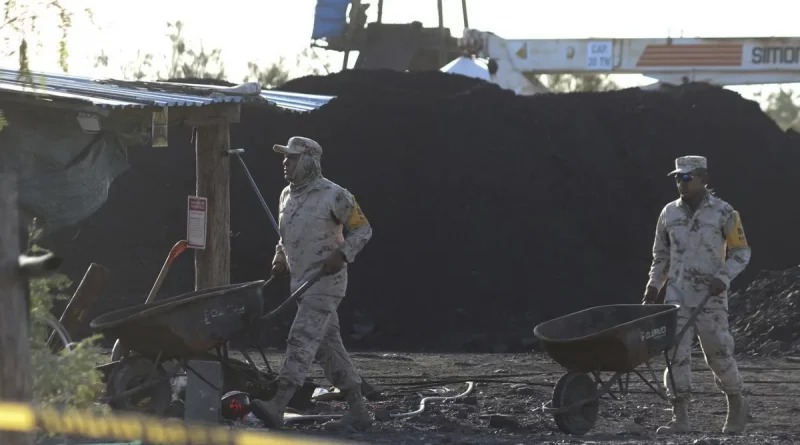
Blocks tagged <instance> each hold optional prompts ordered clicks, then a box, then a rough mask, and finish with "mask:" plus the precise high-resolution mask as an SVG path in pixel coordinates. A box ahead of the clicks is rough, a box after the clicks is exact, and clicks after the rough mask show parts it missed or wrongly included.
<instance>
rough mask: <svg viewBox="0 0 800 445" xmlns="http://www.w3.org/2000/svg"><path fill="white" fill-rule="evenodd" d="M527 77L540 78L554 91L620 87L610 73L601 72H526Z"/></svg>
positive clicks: (600, 89)
mask: <svg viewBox="0 0 800 445" xmlns="http://www.w3.org/2000/svg"><path fill="white" fill-rule="evenodd" d="M525 76H526V77H533V78H535V79H538V80H539V82H541V83H542V85H544V86H546V87H547V88H548V89H549V90H550V91H552V92H554V93H570V92H591V91H611V90H617V89H619V85H617V84H616V83H615V82H614V81H613V80H610V79H609V78H608V75H601V74H539V75H536V74H532V75H528V74H527V73H526V74H525Z"/></svg>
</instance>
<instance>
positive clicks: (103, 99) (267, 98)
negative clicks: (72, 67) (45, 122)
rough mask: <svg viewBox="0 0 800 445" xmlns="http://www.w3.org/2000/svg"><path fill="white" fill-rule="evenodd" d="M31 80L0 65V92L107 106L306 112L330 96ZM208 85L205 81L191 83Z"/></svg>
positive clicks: (67, 78) (45, 76)
mask: <svg viewBox="0 0 800 445" xmlns="http://www.w3.org/2000/svg"><path fill="white" fill-rule="evenodd" d="M31 74H32V76H33V81H34V84H33V85H31V84H26V83H25V82H24V81H22V80H20V79H19V72H18V71H16V70H8V69H3V68H0V93H11V94H17V95H24V96H33V95H36V96H40V97H46V98H48V99H51V100H54V101H65V102H67V101H69V102H75V101H77V102H86V103H89V104H91V105H93V106H97V107H100V108H107V109H121V108H147V107H163V106H169V107H191V106H204V105H212V104H219V103H264V104H266V103H271V104H273V105H275V106H277V107H280V108H283V109H287V110H292V111H299V112H307V111H311V110H315V109H317V108H319V107H321V106H323V105H325V104H327V103H328V102H329V101H330V100H331V99H333V96H318V95H310V94H300V93H287V92H283V91H271V90H262V91H261V94H260V95H259V96H255V95H215V96H206V95H201V94H198V93H196V92H192V91H180V90H181V89H184V90H185V89H186V85H187V84H173V83H171V82H131V81H117V80H113V79H92V78H89V77H81V76H72V75H65V74H51V73H41V72H32V73H31ZM193 87H195V88H198V89H211V88H214V87H213V86H209V85H193Z"/></svg>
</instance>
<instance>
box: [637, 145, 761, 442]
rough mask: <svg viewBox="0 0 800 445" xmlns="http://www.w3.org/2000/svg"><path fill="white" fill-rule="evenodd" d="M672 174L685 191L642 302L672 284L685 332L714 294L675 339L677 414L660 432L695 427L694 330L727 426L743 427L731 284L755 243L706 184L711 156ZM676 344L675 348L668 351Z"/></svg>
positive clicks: (672, 391)
mask: <svg viewBox="0 0 800 445" xmlns="http://www.w3.org/2000/svg"><path fill="white" fill-rule="evenodd" d="M675 167H676V169H675V170H674V171H672V172H671V173H670V175H672V176H674V178H675V181H676V182H677V184H678V191H679V193H680V198H679V199H677V200H675V201H673V202H671V203H669V204H667V205H666V206H665V207H664V209H663V210H662V211H661V214H660V215H659V217H658V223H657V224H656V234H655V243H654V245H653V262H652V266H651V268H650V280H649V281H648V283H647V290H646V291H645V295H644V303H645V304H648V303H653V302H655V300H656V298H657V296H658V294H659V292H660V291H661V289H662V288H663V287H664V285H665V284H666V285H667V288H666V296H665V297H664V302H665V303H666V304H677V305H680V310H679V312H678V326H677V330H678V331H680V330H681V329H682V328H683V326H684V325H685V324H686V322H687V321H688V319H689V316H690V315H691V313H692V311H693V310H694V309H695V308H697V306H699V305H700V303H701V302H702V300H703V298H704V297H705V296H706V295H707V294H708V293H711V295H712V297H711V298H710V299H709V300H708V302H707V304H706V306H705V308H704V309H703V310H702V312H701V313H700V314H699V316H698V317H697V319H696V321H695V326H694V328H689V329H688V330H687V331H686V333H685V334H684V336H683V338H682V339H681V341H680V343H679V344H678V346H677V352H676V353H675V362H674V363H672V372H673V378H674V381H675V387H674V388H673V387H671V386H670V379H669V378H668V377H669V376H668V371H666V370H665V372H664V386H665V387H666V388H667V390H668V394H669V396H670V401H671V403H672V407H673V418H672V421H671V422H670V423H669V424H668V425H665V426H662V427H660V428H659V429H658V430H657V433H659V434H669V433H679V432H687V431H689V428H690V426H689V416H688V402H689V396H690V393H691V383H692V382H691V379H692V376H691V347H692V339H693V338H694V335H695V333H696V335H697V336H698V337H699V338H700V344H701V345H702V348H703V353H704V355H705V358H706V362H707V363H708V365H709V367H710V368H711V369H712V371H713V372H714V375H715V381H716V384H717V387H718V388H719V389H720V390H721V391H722V392H724V393H725V395H726V397H727V402H728V416H727V418H726V420H725V425H724V426H723V429H722V431H723V433H739V432H741V431H743V430H744V425H745V421H746V418H747V412H746V411H747V405H746V404H747V401H746V399H745V398H744V397H743V396H742V377H741V376H740V374H739V370H738V367H737V366H736V360H735V359H734V357H733V353H734V340H733V336H732V335H731V332H730V328H729V326H728V296H727V291H728V288H729V286H730V283H731V281H732V280H733V279H734V278H736V276H737V275H739V274H740V273H741V272H742V271H743V270H744V268H745V267H746V266H747V264H748V263H749V261H750V247H749V245H748V243H747V239H746V238H745V235H744V229H743V227H742V221H741V219H740V217H739V213H738V212H737V211H736V210H734V209H733V207H732V206H731V205H730V204H728V203H727V202H725V201H723V200H721V199H719V198H717V197H716V196H714V195H713V194H712V193H711V191H709V190H708V188H707V184H708V176H707V161H706V158H704V157H702V156H684V157H681V158H678V159H676V160H675ZM673 352H675V351H670V356H672V353H673Z"/></svg>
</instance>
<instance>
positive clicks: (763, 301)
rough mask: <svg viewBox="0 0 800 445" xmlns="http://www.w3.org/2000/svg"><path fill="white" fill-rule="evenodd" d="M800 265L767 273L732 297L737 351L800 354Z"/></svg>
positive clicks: (760, 353) (762, 353) (732, 317)
mask: <svg viewBox="0 0 800 445" xmlns="http://www.w3.org/2000/svg"><path fill="white" fill-rule="evenodd" d="M798 305H800V266H798V267H793V268H790V269H786V270H781V271H770V272H764V273H762V274H761V275H759V276H758V278H757V279H756V280H754V281H753V282H752V283H750V284H749V285H748V286H747V288H745V289H742V290H740V291H738V292H735V293H734V294H733V295H731V297H730V312H731V322H732V325H733V332H734V335H735V336H736V338H737V344H736V346H737V350H741V351H742V352H752V353H757V354H759V355H784V354H791V355H800V316H798V314H800V313H799V312H798V311H797V308H798Z"/></svg>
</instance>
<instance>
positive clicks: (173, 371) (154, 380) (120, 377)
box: [90, 272, 322, 415]
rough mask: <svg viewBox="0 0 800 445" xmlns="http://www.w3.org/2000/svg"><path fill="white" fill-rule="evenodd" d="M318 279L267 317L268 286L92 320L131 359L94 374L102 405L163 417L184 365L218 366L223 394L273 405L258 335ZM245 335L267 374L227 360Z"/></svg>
mask: <svg viewBox="0 0 800 445" xmlns="http://www.w3.org/2000/svg"><path fill="white" fill-rule="evenodd" d="M321 276H322V274H321V272H320V273H317V274H315V275H314V276H313V277H312V278H311V279H309V280H308V281H307V282H306V283H304V284H303V285H302V286H301V287H300V288H299V289H297V290H296V291H295V292H294V293H293V294H292V296H291V297H289V298H288V299H286V300H285V301H284V302H283V303H282V304H281V305H280V306H279V307H278V308H277V309H275V310H273V311H271V312H269V313H267V314H266V315H265V314H264V301H263V289H264V288H265V287H266V286H267V285H269V284H270V283H271V282H272V280H269V281H263V280H259V281H251V282H246V283H238V284H231V285H227V286H221V287H215V288H210V289H204V290H201V291H195V292H189V293H186V294H183V295H179V296H176V297H172V298H167V299H164V300H160V301H157V302H154V303H149V304H141V305H136V306H131V307H127V308H124V309H120V310H117V311H113V312H110V313H107V314H105V315H102V316H100V317H98V318H96V319H94V320H93V321H92V322H91V324H90V326H91V327H92V329H94V330H96V331H100V332H103V333H104V334H105V335H106V336H108V337H109V338H118V339H119V341H120V343H121V344H122V345H123V346H124V347H123V348H122V349H123V350H125V351H129V352H127V353H125V354H124V355H123V357H122V358H121V359H120V360H116V361H112V362H111V363H107V364H105V365H101V366H99V367H98V368H100V369H101V370H103V371H104V374H105V377H106V379H105V380H106V395H105V397H104V400H103V401H105V402H107V403H108V404H109V406H111V407H112V408H115V409H123V410H133V411H139V412H144V413H148V414H155V415H163V414H165V413H166V411H167V409H168V408H169V406H170V403H171V401H172V396H173V391H172V386H171V383H170V382H171V379H172V378H173V377H175V376H177V373H178V372H179V371H180V370H181V368H184V369H187V370H188V371H189V372H194V371H193V370H192V369H191V367H190V366H189V364H188V362H189V360H211V361H219V362H220V363H221V364H222V366H223V380H224V383H223V386H224V388H220V389H221V390H222V391H223V392H227V391H228V390H232V389H237V390H246V391H247V392H249V393H250V394H251V396H252V397H254V398H259V399H269V398H271V397H272V395H273V394H274V391H275V389H276V384H275V374H274V373H273V372H272V370H271V369H270V368H269V363H268V362H267V359H266V355H265V354H264V351H263V349H262V348H261V346H260V345H259V342H258V335H257V332H256V331H257V329H256V328H258V327H260V326H261V325H262V323H263V322H265V321H268V320H270V319H272V318H274V317H275V316H277V315H278V314H279V313H280V312H282V311H283V310H284V309H286V308H287V307H288V306H289V304H290V303H291V302H293V301H294V300H295V299H296V298H298V297H299V296H300V295H301V294H302V293H303V292H305V290H306V289H308V288H309V287H310V286H311V285H312V284H313V283H315V282H316V281H317V280H318V279H319V278H320V277H321ZM248 334H249V335H250V336H251V339H252V340H253V341H254V342H255V344H256V346H257V347H258V350H259V352H260V353H261V356H262V358H263V360H264V364H265V366H266V368H267V372H264V371H262V370H260V369H258V368H257V367H256V365H255V363H254V362H253V360H252V359H251V358H250V356H249V355H248V354H247V352H246V351H245V350H244V349H239V353H241V354H242V356H243V357H244V358H245V360H246V361H247V362H246V363H245V362H242V361H240V360H236V359H234V358H231V357H230V356H229V354H228V348H227V344H228V342H230V341H232V340H238V339H242V338H243V337H244V336H245V335H248ZM168 362H173V363H174V362H177V363H178V366H165V365H167V364H168ZM242 385H244V386H245V387H246V388H242ZM314 389H315V387H314V385H313V384H312V383H310V382H308V383H307V384H306V385H305V386H304V387H303V388H302V389H301V390H299V391H298V392H297V394H296V395H295V397H294V398H293V399H292V402H290V406H292V407H295V408H297V409H303V408H305V406H306V405H307V402H309V401H310V399H311V395H312V393H313V391H314Z"/></svg>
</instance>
